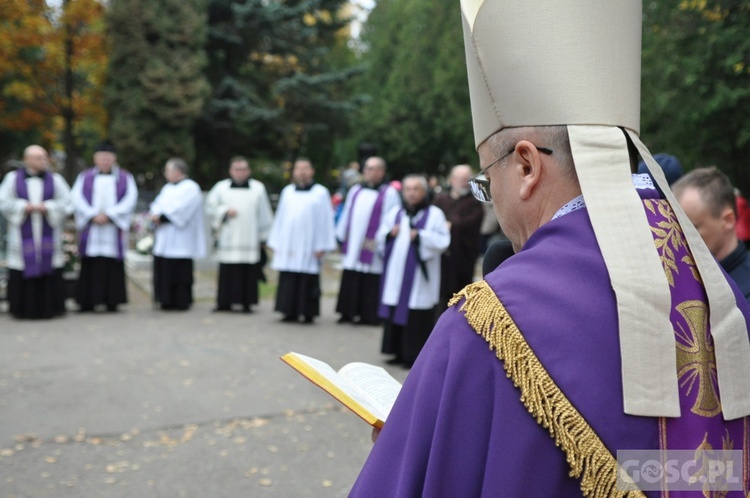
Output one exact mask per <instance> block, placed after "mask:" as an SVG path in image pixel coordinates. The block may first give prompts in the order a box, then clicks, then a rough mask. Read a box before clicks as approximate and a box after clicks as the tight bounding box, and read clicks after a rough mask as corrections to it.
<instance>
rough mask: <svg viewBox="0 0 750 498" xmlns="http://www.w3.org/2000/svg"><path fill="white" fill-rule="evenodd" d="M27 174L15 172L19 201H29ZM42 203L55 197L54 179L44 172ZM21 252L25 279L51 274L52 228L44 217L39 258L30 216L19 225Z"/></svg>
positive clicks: (53, 246) (19, 171) (21, 171)
mask: <svg viewBox="0 0 750 498" xmlns="http://www.w3.org/2000/svg"><path fill="white" fill-rule="evenodd" d="M26 177H27V173H26V171H24V170H18V171H17V172H16V195H17V196H18V198H19V199H25V200H27V201H28V200H29V190H28V188H27V186H26ZM42 181H43V182H44V186H43V187H42V188H43V190H42V192H43V193H42V201H48V200H50V199H52V198H53V197H54V195H55V179H54V177H53V176H52V173H50V172H49V171H46V172H45V173H44V177H43V178H42ZM21 246H22V247H21V251H22V253H23V265H24V266H23V276H24V277H25V278H34V277H41V276H44V275H49V274H51V273H52V271H53V270H52V255H53V253H54V251H55V242H54V240H53V238H52V226H50V224H49V222H48V221H47V217H46V216H42V244H41V251H40V255H39V256H40V257H37V249H36V244H35V242H34V232H33V228H32V224H31V215H30V214H29V215H27V216H26V220H25V221H24V222H23V225H21Z"/></svg>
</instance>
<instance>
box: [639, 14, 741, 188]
mask: <svg viewBox="0 0 750 498" xmlns="http://www.w3.org/2000/svg"><path fill="white" fill-rule="evenodd" d="M749 33H750V1H749V0H669V1H665V2H652V3H650V4H647V5H646V7H645V9H644V37H643V85H642V86H643V99H642V100H643V105H642V126H641V128H642V133H641V134H642V135H643V136H644V140H645V142H646V143H648V144H649V146H650V147H652V152H669V153H672V154H675V155H676V156H677V157H678V158H679V159H680V160H681V161H682V163H683V165H684V166H686V167H687V168H688V169H690V168H692V167H697V166H706V165H716V166H718V167H719V168H720V169H722V170H723V171H724V172H725V173H727V174H728V175H729V176H730V177H731V178H732V180H733V182H734V183H735V185H737V186H739V187H740V188H741V189H742V190H743V191H744V192H746V193H747V192H750V175H748V174H747V172H746V171H747V161H748V159H747V158H748V157H750V121H748V119H747V116H748V115H750V36H748V34H749Z"/></svg>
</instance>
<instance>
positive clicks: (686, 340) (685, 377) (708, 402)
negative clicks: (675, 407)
mask: <svg viewBox="0 0 750 498" xmlns="http://www.w3.org/2000/svg"><path fill="white" fill-rule="evenodd" d="M676 310H677V311H678V312H679V313H680V315H682V317H683V318H684V319H685V323H687V330H685V327H684V326H683V325H682V323H679V324H678V326H677V330H676V331H675V333H676V335H677V336H678V337H679V338H680V339H681V340H679V341H677V378H678V379H679V381H680V387H681V388H687V391H686V395H688V396H689V395H690V393H691V392H692V391H693V389H694V388H695V387H696V382H697V397H696V400H695V403H694V404H693V407H692V408H691V409H690V411H692V412H693V413H695V414H696V415H700V416H701V417H713V416H715V415H717V414H718V413H720V412H721V403H720V401H719V395H718V389H717V387H716V385H717V378H716V358H715V356H714V346H713V341H712V340H711V337H710V335H709V333H708V308H707V306H706V303H704V302H702V301H685V302H684V303H680V304H678V305H677V307H676Z"/></svg>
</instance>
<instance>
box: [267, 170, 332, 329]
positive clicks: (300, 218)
mask: <svg viewBox="0 0 750 498" xmlns="http://www.w3.org/2000/svg"><path fill="white" fill-rule="evenodd" d="M314 175H315V170H314V169H313V167H312V163H311V162H310V160H309V159H307V158H304V157H300V158H298V159H297V160H296V161H294V168H293V170H292V179H293V183H292V184H291V185H287V186H286V187H284V189H283V190H282V191H281V197H280V198H279V206H278V208H277V209H276V216H275V218H274V221H273V227H272V228H271V235H270V236H269V237H268V247H269V248H270V249H272V250H273V260H272V262H271V268H273V269H274V270H277V271H278V272H279V286H278V289H277V291H276V311H280V312H281V313H283V315H284V318H283V319H282V321H284V322H297V321H298V320H299V319H300V317H302V320H303V322H304V323H312V322H313V320H314V318H315V317H316V316H318V315H320V267H321V264H322V258H323V255H324V254H325V253H326V252H329V251H333V250H334V249H336V238H335V237H334V234H333V205H332V203H331V194H330V193H329V192H328V189H327V188H325V187H324V186H322V185H320V184H318V183H315V180H314V179H313V176H314Z"/></svg>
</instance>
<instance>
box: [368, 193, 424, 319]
mask: <svg viewBox="0 0 750 498" xmlns="http://www.w3.org/2000/svg"><path fill="white" fill-rule="evenodd" d="M420 212H421V213H424V214H423V215H422V217H421V218H420V219H419V220H417V222H416V223H415V224H414V226H412V228H416V229H417V230H422V229H423V228H424V227H425V225H426V224H427V218H429V216H430V208H429V206H428V207H426V208H424V209H422V210H421V211H420ZM403 214H404V209H403V208H402V209H400V210H399V212H398V214H397V215H396V226H400V225H401V218H402V216H403ZM417 214H418V213H417ZM414 218H416V215H415V216H414ZM411 221H413V219H412V220H410V223H409V226H411ZM395 242H396V238H395V237H394V238H391V239H390V240H389V241H388V242H386V244H385V256H383V274H382V275H381V276H380V306H379V308H378V317H380V318H382V319H384V320H388V319H390V318H391V308H392V306H388V305H387V304H384V303H383V291H384V290H385V279H386V275H388V264H389V263H390V259H391V252H392V251H393V244H394V243H395ZM418 267H419V243H418V239H416V240H413V241H411V244H409V254H408V255H407V256H406V265H405V266H404V279H403V280H402V281H401V293H400V295H399V298H398V304H397V305H396V312H395V313H394V314H393V323H395V324H396V325H402V326H406V323H407V322H408V321H409V297H410V296H411V289H412V287H414V276H415V275H416V272H417V269H418Z"/></svg>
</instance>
